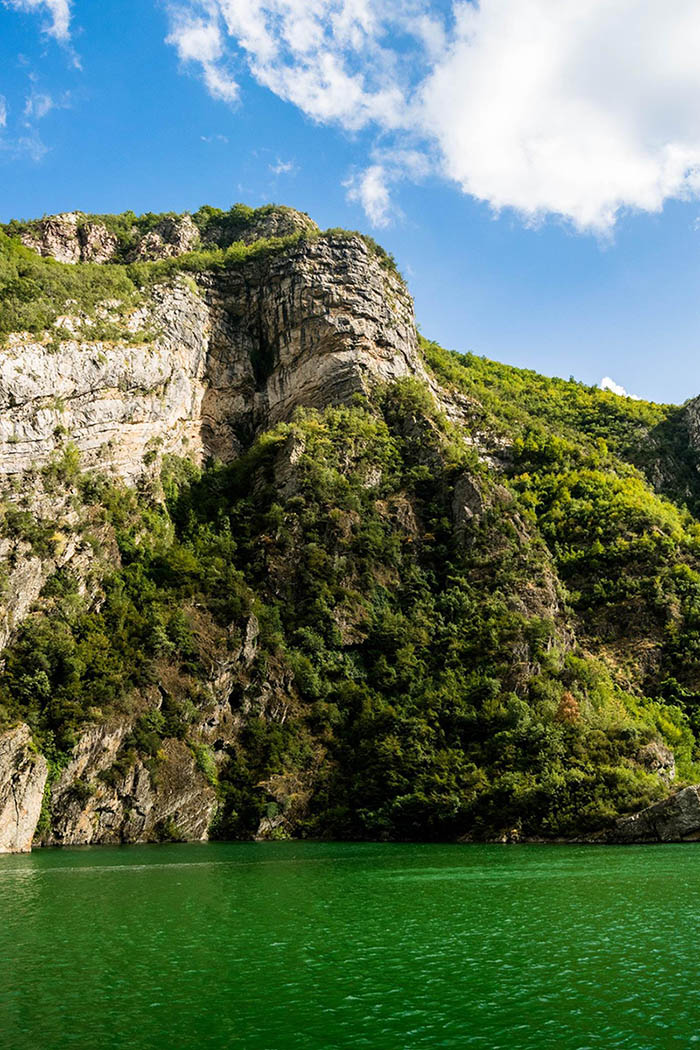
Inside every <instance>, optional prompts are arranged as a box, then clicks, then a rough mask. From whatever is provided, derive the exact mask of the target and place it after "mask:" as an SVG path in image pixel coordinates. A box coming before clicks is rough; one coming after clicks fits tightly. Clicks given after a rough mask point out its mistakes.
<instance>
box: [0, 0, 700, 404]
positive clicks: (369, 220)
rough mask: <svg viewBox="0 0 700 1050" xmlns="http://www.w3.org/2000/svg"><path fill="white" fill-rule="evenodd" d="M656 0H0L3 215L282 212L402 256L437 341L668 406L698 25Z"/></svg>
mask: <svg viewBox="0 0 700 1050" xmlns="http://www.w3.org/2000/svg"><path fill="white" fill-rule="evenodd" d="M384 6H385V7H386V11H384ZM650 7H658V9H659V12H660V11H661V8H660V6H659V5H649V4H648V3H646V2H645V0H605V3H604V4H603V3H602V0H577V2H576V4H575V5H573V4H572V3H570V0H556V2H555V0H517V2H516V0H482V4H481V7H480V8H475V7H473V6H472V5H470V4H462V5H461V7H459V8H457V9H453V8H452V7H451V5H450V4H448V3H435V2H433V3H431V2H427V0H426V2H423V0H386V4H385V5H383V4H376V3H375V14H374V15H373V14H371V8H367V7H366V6H365V0H305V2H304V3H301V0H275V3H273V2H272V0H271V2H269V3H266V2H265V0H182V2H181V3H179V4H178V5H174V4H170V3H167V2H165V0H163V2H159V0H101V2H100V3H99V4H97V3H95V2H94V0H0V70H2V72H1V73H0V99H2V100H4V101H2V102H0V219H2V220H3V221H4V220H7V219H10V218H12V217H19V218H29V217H33V216H37V215H41V214H43V213H52V212H56V211H63V210H72V209H81V210H84V211H95V212H112V211H122V210H125V209H127V208H132V209H134V210H135V211H137V212H142V211H150V210H153V211H166V210H176V211H183V210H187V209H195V208H197V207H198V206H199V205H200V204H202V203H209V204H214V205H218V206H220V207H228V206H230V205H231V204H233V203H234V202H236V201H244V202H246V203H249V204H252V205H258V204H262V203H265V202H268V201H276V202H279V203H288V204H291V205H293V206H295V207H298V208H301V209H302V210H305V211H308V212H309V214H311V215H312V216H313V217H314V218H315V219H316V221H317V222H318V223H319V224H320V225H321V226H346V227H350V228H359V229H362V230H365V231H366V232H369V233H372V234H373V235H374V236H375V237H376V238H377V239H378V240H379V241H380V242H381V243H382V244H384V245H385V247H386V248H387V249H389V250H390V251H391V252H393V253H394V255H395V256H396V259H397V261H398V263H399V266H400V268H401V270H402V272H403V273H404V275H405V276H406V278H407V281H408V283H409V286H410V288H411V291H412V292H413V295H414V297H415V301H416V313H417V317H418V321H419V324H420V326H421V329H422V331H423V332H424V334H425V335H428V336H430V337H432V338H435V339H437V340H438V341H440V342H441V343H443V344H444V345H446V346H449V347H453V348H455V349H459V350H472V351H474V352H477V353H481V354H485V355H487V356H489V357H493V358H496V359H498V360H501V361H506V362H509V363H513V364H518V365H522V366H526V367H531V368H534V369H537V370H538V371H541V372H544V373H546V374H553V375H561V376H564V377H568V376H569V375H574V376H575V377H576V378H578V379H581V380H583V381H585V382H587V383H598V382H599V381H600V380H601V378H602V377H603V376H611V377H613V379H614V380H615V381H616V382H618V383H620V384H623V385H624V387H625V388H626V389H627V390H629V391H630V392H632V393H634V394H637V395H640V396H644V397H649V398H653V399H655V400H671V401H676V402H680V401H683V400H685V399H686V398H688V397H691V396H694V395H696V394H698V393H700V354H698V346H697V344H698V341H699V340H698V336H699V332H700V324H699V322H700V309H699V307H698V302H699V296H698V289H699V288H700V228H698V227H699V226H700V223H699V222H698V216H699V215H700V202H699V201H698V199H697V193H698V188H699V187H700V177H698V175H697V172H698V170H700V122H698V120H697V116H696V114H697V112H698V111H700V72H696V69H695V67H696V66H698V65H699V64H698V62H697V54H698V53H700V49H699V48H698V44H700V18H699V17H698V14H697V13H696V12H695V10H694V7H695V5H694V3H691V2H690V0H668V3H667V4H666V5H664V12H665V14H664V13H658V14H657V15H656V16H655V18H656V22H654V21H653V20H652V21H650V20H649V18H648V16H647V12H648V8H650ZM377 9H379V10H380V12H381V13H380V16H377V15H376V10H377ZM563 9H568V16H569V17H568V20H567V19H562V18H561V17H560V15H561V12H562V10H563ZM613 9H614V13H615V14H616V15H619V19H614V18H612V17H611V16H610V11H611V10H613ZM368 12H369V13H368ZM574 12H575V18H574ZM525 15H527V18H524V16H525ZM623 16H624V18H625V19H626V21H624V22H623ZM572 19H573V21H572ZM285 20H286V21H285ZM630 26H631V27H632V29H633V30H634V32H632V33H629V32H628V31H629V29H630ZM628 38H629V39H633V41H634V43H633V44H628V43H627V41H628ZM300 41H302V42H301V43H300ZM686 51H687V55H686ZM628 52H629V53H628ZM553 55H556V56H558V57H557V60H556V62H555V61H554V59H553V57H552V56H553ZM562 56H563V57H562ZM601 56H602V57H601ZM606 56H607V57H606ZM610 56H612V57H610ZM319 69H320V70H322V74H321V73H319V72H318V71H319ZM533 69H534V70H536V71H537V76H536V77H535V76H533V75H532V74H531V73H530V71H531V70H533ZM640 70H644V72H643V73H642V72H640ZM542 71H544V72H542ZM611 100H614V101H611ZM691 103H692V104H691ZM3 114H4V121H3V119H2V118H3ZM3 125H4V126H3Z"/></svg>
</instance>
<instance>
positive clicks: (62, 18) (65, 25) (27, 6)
mask: <svg viewBox="0 0 700 1050" xmlns="http://www.w3.org/2000/svg"><path fill="white" fill-rule="evenodd" d="M4 3H5V6H9V7H14V8H15V9H16V10H18V11H37V12H41V13H42V14H47V15H48V16H49V17H50V19H51V21H50V22H49V23H48V24H47V26H46V32H47V33H48V34H49V35H50V36H53V37H55V38H56V40H60V41H61V42H63V43H67V42H68V40H69V39H70V22H71V7H72V0H4Z"/></svg>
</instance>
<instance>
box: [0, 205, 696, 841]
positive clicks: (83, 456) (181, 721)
mask: <svg viewBox="0 0 700 1050" xmlns="http://www.w3.org/2000/svg"><path fill="white" fill-rule="evenodd" d="M297 215H298V213H293V212H292V211H291V210H289V209H278V210H275V209H263V210H262V214H259V213H251V212H250V211H245V210H243V211H241V209H240V208H239V209H238V210H237V209H234V210H233V211H232V212H231V213H230V214H228V215H224V214H223V213H213V212H212V210H211V209H201V210H200V212H198V213H197V214H196V215H195V216H194V217H192V218H188V217H173V216H166V217H158V216H151V217H144V218H143V219H141V220H137V219H136V217H131V216H127V217H124V216H120V217H105V216H102V217H89V216H79V215H78V216H72V217H66V216H63V217H61V216H59V217H52V218H50V219H47V220H42V221H40V222H39V223H33V224H10V226H9V227H8V228H6V234H7V236H6V237H5V239H4V240H0V295H1V296H2V303H3V314H2V324H0V329H2V331H4V332H5V333H7V334H6V336H5V339H6V349H5V350H4V351H3V359H2V366H1V370H0V392H1V393H2V396H3V397H4V405H5V407H4V410H3V415H2V419H1V420H0V431H1V433H0V438H2V441H0V474H5V475H6V482H5V486H4V492H3V516H2V525H1V529H2V531H1V535H0V557H1V558H2V559H3V572H4V579H5V588H4V595H3V603H4V621H3V622H4V624H5V628H4V630H5V640H6V641H7V642H8V645H7V648H6V650H5V653H4V663H3V667H2V671H1V672H0V719H2V723H3V724H4V725H5V726H6V727H7V738H8V739H10V736H9V735H10V734H14V737H13V738H12V739H14V738H16V739H17V740H18V741H20V743H18V744H17V748H16V750H15V752H14V758H13V759H12V761H15V764H16V760H17V757H18V756H19V757H22V758H23V759H24V760H25V766H26V768H27V770H28V772H27V777H29V776H30V775H31V777H32V778H33V779H32V785H33V796H34V797H33V799H32V800H30V801H29V802H27V803H26V805H27V806H28V807H29V809H32V807H33V810H32V811H33V812H34V819H35V820H36V821H37V830H36V836H35V841H39V842H49V843H70V842H90V841H92V842H104V841H134V840H143V839H146V840H148V839H156V838H168V837H174V838H180V837H182V838H201V837H204V836H206V835H208V834H212V835H217V836H224V837H244V838H245V837H252V836H255V835H258V836H267V837H269V836H273V837H283V836H289V835H313V836H324V835H325V836H335V837H359V838H362V837H371V838H480V837H494V836H496V837H500V836H504V835H505V836H507V837H511V838H516V837H533V836H534V837H545V838H546V837H562V836H581V835H588V834H594V833H596V832H600V831H603V830H605V829H606V828H608V827H610V826H611V824H613V823H614V822H615V820H616V819H617V818H618V817H619V816H620V815H621V814H625V813H629V812H631V811H634V810H637V809H639V808H641V807H643V806H645V805H647V804H649V803H651V802H653V801H655V800H660V799H663V798H665V797H666V796H668V794H669V792H670V791H671V790H672V789H673V788H675V787H677V786H679V785H681V784H683V783H688V782H690V781H692V780H695V779H698V774H699V772H700V770H698V768H697V766H696V764H695V763H696V759H697V740H696V733H697V732H698V731H700V724H699V722H698V714H697V710H698V709H697V697H698V690H699V687H700V663H699V661H700V648H699V643H698V638H699V637H700V634H699V632H698V616H699V615H700V612H699V610H700V525H699V524H698V522H697V520H696V518H695V517H694V516H693V515H694V512H695V511H696V508H697V497H698V485H697V468H696V463H697V457H696V451H695V449H696V447H697V443H696V439H695V434H696V422H695V421H696V412H697V409H696V406H695V404H694V403H693V402H690V403H689V404H688V405H687V406H684V407H683V408H681V409H677V408H674V407H672V406H660V405H653V404H650V403H646V402H637V401H632V400H631V399H625V398H619V397H616V396H615V395H613V394H611V393H607V392H603V391H598V390H594V389H592V388H588V387H584V386H582V385H581V384H577V383H574V382H564V381H562V380H550V379H545V378H544V377H541V376H537V375H536V374H534V373H531V372H527V371H522V370H518V369H514V368H509V367H507V366H502V365H497V364H495V363H492V362H488V361H485V360H484V359H481V358H475V357H473V356H471V355H466V356H462V355H458V354H452V353H448V352H446V351H444V350H442V349H441V348H439V347H437V346H436V345H435V344H432V343H428V342H426V341H419V339H418V337H417V335H416V332H415V327H414V324H413V319H412V308H411V302H410V298H409V296H408V294H407V292H406V290H405V287H404V285H403V283H402V281H401V279H400V278H399V277H398V275H397V274H396V272H395V270H394V268H393V266H392V263H391V260H389V259H388V258H387V257H386V256H385V255H383V253H382V252H381V250H380V249H378V248H377V247H376V246H375V245H374V244H373V242H368V241H366V240H365V239H363V238H361V237H360V236H359V235H349V234H345V233H342V232H340V231H331V232H330V233H327V234H321V233H319V232H318V231H317V230H315V228H313V226H312V224H311V223H310V220H308V219H306V218H305V217H301V218H297V217H296V216H297ZM285 224H286V225H285ZM290 225H291V226H292V227H293V229H292V230H291V232H289V228H290ZM212 231H214V232H212ZM270 231H273V232H274V235H275V236H274V238H273V239H270V238H269V236H267V235H268V234H269V233H270ZM280 231H282V236H281V237H280V236H279V233H280ZM261 233H262V236H261ZM152 235H153V236H152ZM18 236H19V237H22V238H23V239H24V240H25V242H26V243H27V244H30V245H31V247H29V248H27V247H23V246H22V245H21V244H20V242H19V240H18V239H17V238H18ZM214 237H216V238H218V241H214V240H212V239H211V238H214ZM207 238H210V239H209V241H208V242H207ZM234 238H236V239H234ZM202 242H204V250H203V249H202ZM90 245H92V247H90ZM95 245H97V248H96V247H95ZM57 246H58V247H57ZM67 246H68V247H67ZM86 246H87V247H86ZM37 249H38V251H39V252H40V253H41V254H42V255H43V256H44V257H43V258H41V257H40V256H39V255H38V254H37ZM107 249H109V250H107ZM90 253H92V254H90ZM96 253H97V254H96ZM52 254H59V255H60V256H61V257H64V258H68V257H69V258H70V259H71V261H64V262H57V261H55V260H54V259H53V258H52V257H51V255H52ZM149 254H150V256H151V258H149ZM154 255H155V256H157V257H155V258H153V256H154ZM98 256H99V257H100V261H99V262H95V261H88V259H89V258H97V257H98ZM79 260H84V261H79ZM18 327H24V329H25V334H21V333H18V332H11V331H10V330H11V329H12V328H18ZM103 359H104V360H103ZM52 399H53V400H52ZM18 724H26V725H28V726H29V727H30V729H31V732H32V734H33V739H34V745H33V746H35V747H36V748H38V749H39V751H40V752H41V753H42V755H43V756H45V758H46V760H47V762H46V769H45V772H44V777H43V779H42V778H41V777H37V764H36V763H35V762H32V761H30V755H29V750H30V749H31V745H29V744H28V743H27V739H26V735H23V732H24V731H23V732H22V733H20V734H18V733H17V730H16V728H14V727H16V726H17V725H18ZM2 739H4V738H2ZM0 753H1V752H0ZM9 762H10V760H9V759H8V763H9ZM5 775H6V778H7V777H9V776H10V774H9V773H6V774H5ZM1 779H2V778H1V777H0V780H1ZM37 784H38V785H39V786H38V787H37ZM18 790H19V789H18ZM37 792H38V794H39V796H42V794H43V804H42V797H39V799H38V804H37V798H36V796H37ZM25 796H26V793H25V795H23V796H22V797H23V799H24V798H25ZM25 808H26V807H25ZM3 812H4V811H3ZM7 820H9V818H7ZM10 823H11V821H10ZM5 824H6V818H4V817H3V815H2V812H0V840H2V832H3V827H4V826H5ZM5 838H6V839H7V841H9V837H8V836H7V835H6V836H5ZM13 841H14V840H13Z"/></svg>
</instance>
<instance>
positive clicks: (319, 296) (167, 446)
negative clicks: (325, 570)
mask: <svg viewBox="0 0 700 1050" xmlns="http://www.w3.org/2000/svg"><path fill="white" fill-rule="evenodd" d="M106 309H107V308H106ZM60 320H61V330H62V331H65V330H66V329H67V328H70V330H71V331H72V334H73V338H70V339H62V340H61V341H60V343H59V345H58V346H56V345H55V343H48V342H46V341H43V342H42V341H38V340H37V339H35V338H32V337H28V336H21V335H17V336H15V337H11V338H10V341H9V345H8V346H7V348H6V349H5V350H4V351H3V353H2V355H0V474H18V473H22V472H25V471H27V470H29V469H30V468H31V467H32V465H40V464H41V463H44V462H46V461H47V460H48V459H50V458H51V457H52V456H53V455H54V454H56V453H57V451H58V450H59V449H60V448H61V447H62V446H63V444H64V442H65V436H66V435H69V436H70V440H71V442H72V443H74V444H75V445H76V446H77V447H78V449H79V450H80V452H81V453H82V456H83V462H84V464H85V465H91V464H97V463H99V465H100V466H101V467H102V468H111V469H112V470H114V471H115V472H116V473H118V474H119V475H121V476H122V477H124V478H125V479H127V480H129V481H133V480H135V479H136V478H137V477H138V476H139V474H140V473H141V472H142V471H143V469H144V457H146V458H148V454H149V452H150V453H151V454H152V455H153V454H156V453H157V454H160V453H161V452H175V453H179V454H187V455H192V456H194V457H195V458H197V457H203V456H210V455H214V456H217V457H218V458H219V459H221V460H223V461H226V460H230V459H232V458H234V457H235V456H236V455H238V454H239V453H240V451H241V449H242V448H243V447H244V446H245V445H246V444H248V443H250V441H251V440H252V438H253V437H254V435H255V433H256V432H258V431H260V430H262V429H266V428H267V427H270V426H272V425H274V424H275V423H277V422H279V421H283V420H288V419H290V418H291V416H292V415H293V413H294V410H295V409H296V408H297V406H300V405H303V406H311V407H317V408H322V407H324V406H325V405H328V404H331V403H339V402H344V401H347V400H348V399H349V398H351V396H352V395H353V394H354V393H355V392H359V391H362V390H365V389H367V387H368V385H369V384H370V382H371V381H374V380H376V379H380V380H391V379H395V378H398V377H400V376H405V375H419V376H424V372H423V367H422V365H421V363H420V359H419V355H418V350H417V336H416V330H415V325H414V320H413V304H412V301H411V298H410V296H409V295H408V292H407V291H406V288H405V286H404V284H403V282H402V281H401V280H400V278H399V277H397V276H396V275H395V274H394V273H392V272H391V271H389V270H387V269H386V268H385V267H384V266H382V264H381V261H380V260H379V259H378V258H377V257H376V256H375V255H374V254H373V253H372V252H371V251H370V249H369V248H368V247H367V245H366V244H365V242H364V241H362V240H361V239H360V238H347V237H327V238H318V239H316V240H313V241H309V242H302V243H300V244H298V245H295V246H293V247H292V248H291V249H290V250H288V251H286V252H283V253H281V254H279V255H274V256H271V257H268V258H266V259H262V260H255V259H253V260H250V261H248V262H246V263H245V264H243V265H241V266H240V267H238V268H236V269H233V270H231V271H229V272H225V273H222V274H216V275H212V274H203V275H201V276H200V277H198V280H197V287H196V288H195V287H194V284H193V282H192V280H186V279H183V278H179V279H177V280H175V281H174V282H173V283H172V284H171V285H169V286H160V287H157V288H156V289H155V291H154V293H153V297H152V299H151V301H150V302H149V303H148V304H147V305H146V306H145V307H143V308H141V309H139V310H138V311H135V312H134V313H133V314H132V315H131V316H130V317H129V318H128V319H126V320H125V321H124V322H123V326H124V329H125V331H126V334H128V332H129V330H131V331H132V332H134V333H136V335H135V336H134V338H135V342H134V345H129V344H127V343H126V342H123V343H114V342H108V341H106V340H100V339H91V338H90V324H89V323H88V320H89V319H81V318H77V319H73V320H72V321H71V319H70V318H61V319H60ZM141 330H143V331H148V330H152V331H155V332H157V333H158V335H157V336H156V338H155V340H154V341H152V342H140V341H139V340H138V332H140V331H141ZM152 455H151V458H152Z"/></svg>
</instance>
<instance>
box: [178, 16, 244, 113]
mask: <svg viewBox="0 0 700 1050" xmlns="http://www.w3.org/2000/svg"><path fill="white" fill-rule="evenodd" d="M171 18H172V21H173V24H172V28H171V32H170V35H169V36H168V37H167V41H166V42H167V43H168V44H172V45H173V46H174V47H175V48H176V49H177V53H178V56H179V58H180V61H181V62H183V63H188V62H195V63H198V64H199V65H200V66H201V68H202V73H203V76H204V82H205V84H206V86H207V89H208V91H209V93H210V95H212V96H213V97H214V98H217V99H221V100H222V101H223V102H235V100H236V99H237V98H238V84H237V83H236V81H235V80H234V79H233V77H231V76H230V75H229V74H228V72H227V71H226V69H225V68H224V66H223V64H222V59H223V54H224V45H223V40H222V36H221V29H220V27H219V24H218V21H217V18H216V13H215V12H212V13H207V17H201V16H198V15H196V14H194V13H193V12H192V11H190V10H187V9H186V8H178V9H177V10H175V11H173V10H171Z"/></svg>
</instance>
